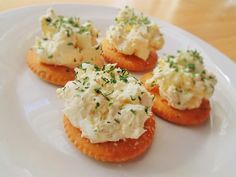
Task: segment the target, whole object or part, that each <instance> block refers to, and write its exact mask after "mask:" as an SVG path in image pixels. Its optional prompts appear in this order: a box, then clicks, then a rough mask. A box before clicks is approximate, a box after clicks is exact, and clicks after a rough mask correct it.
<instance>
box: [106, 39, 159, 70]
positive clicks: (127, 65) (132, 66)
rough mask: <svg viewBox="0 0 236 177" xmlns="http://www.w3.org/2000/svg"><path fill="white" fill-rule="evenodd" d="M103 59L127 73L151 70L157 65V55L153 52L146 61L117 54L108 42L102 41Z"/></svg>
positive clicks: (133, 56) (132, 56)
mask: <svg viewBox="0 0 236 177" xmlns="http://www.w3.org/2000/svg"><path fill="white" fill-rule="evenodd" d="M102 50H103V53H102V55H103V57H104V59H105V61H106V62H108V63H117V66H118V67H120V68H124V69H127V70H129V71H137V72H138V71H140V72H141V71H148V70H151V69H153V68H154V67H155V66H156V63H157V54H156V52H155V51H151V52H150V55H149V57H148V59H147V60H146V61H144V60H142V59H141V58H139V57H137V56H135V55H125V54H122V53H119V52H118V51H117V50H116V49H115V48H112V47H111V45H110V44H109V42H108V40H103V41H102Z"/></svg>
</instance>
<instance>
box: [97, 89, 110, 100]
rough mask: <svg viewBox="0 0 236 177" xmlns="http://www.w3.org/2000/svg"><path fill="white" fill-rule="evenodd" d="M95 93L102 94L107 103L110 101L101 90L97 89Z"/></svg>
mask: <svg viewBox="0 0 236 177" xmlns="http://www.w3.org/2000/svg"><path fill="white" fill-rule="evenodd" d="M94 91H95V92H96V93H98V94H101V95H102V96H103V97H104V98H105V99H106V100H107V101H110V99H109V98H108V97H107V96H106V95H105V94H104V93H102V91H101V88H95V89H94Z"/></svg>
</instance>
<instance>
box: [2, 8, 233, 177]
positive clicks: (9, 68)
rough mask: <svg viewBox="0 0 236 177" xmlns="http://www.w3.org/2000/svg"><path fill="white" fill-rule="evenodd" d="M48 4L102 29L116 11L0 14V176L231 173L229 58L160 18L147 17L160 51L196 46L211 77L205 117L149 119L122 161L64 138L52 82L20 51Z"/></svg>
mask: <svg viewBox="0 0 236 177" xmlns="http://www.w3.org/2000/svg"><path fill="white" fill-rule="evenodd" d="M49 7H52V8H54V9H56V12H57V13H58V14H62V15H70V16H79V17H81V18H82V19H84V20H86V19H90V20H92V21H93V22H94V23H95V25H96V26H97V28H99V29H100V30H101V33H102V35H104V32H105V30H106V29H107V27H108V26H109V25H110V24H111V23H112V18H113V17H114V16H115V15H116V13H117V10H116V9H113V8H109V7H97V6H88V5H78V4H77V5H76V4H70V5H68V4H64V5H51V6H35V7H30V8H22V9H16V10H13V11H9V12H5V13H2V14H0V23H1V24H0V34H1V37H0V49H1V50H0V59H1V60H0V115H1V118H0V120H1V123H0V176H4V177H6V176H7V177H10V176H14V177H68V176H69V177H74V176H76V177H77V176H84V177H87V176H103V177H105V176H107V177H112V176H117V177H120V176H125V177H131V176H135V177H139V176H161V177H167V176H175V177H176V176H181V177H184V176H186V177H190V176H208V177H210V176H212V177H218V176H227V177H229V176H232V177H233V176H235V175H236V170H235V164H236V119H235V116H236V110H235V106H236V101H235V100H236V94H235V93H236V90H235V86H236V78H235V77H233V76H234V74H236V73H235V69H236V67H235V64H234V63H233V62H231V61H230V60H229V59H228V58H227V57H226V56H224V55H223V54H221V53H220V52H218V51H217V50H216V49H214V48H212V47H211V46H209V45H208V44H206V43H205V42H203V41H202V40H200V39H198V38H196V37H194V36H193V35H191V34H189V33H187V32H184V31H182V30H180V29H179V28H177V27H174V26H173V25H170V24H168V23H166V22H163V21H160V20H155V19H154V20H155V22H156V23H157V24H159V25H160V27H161V31H162V32H163V33H164V36H165V40H166V44H165V47H164V49H162V50H161V53H160V54H161V55H162V54H163V53H174V52H175V51H176V50H177V49H190V48H196V49H198V50H199V51H201V53H202V55H203V56H204V57H205V63H206V66H207V68H208V69H209V70H211V71H212V72H214V73H215V75H216V76H217V78H218V84H217V86H216V90H215V93H214V96H213V97H212V99H211V105H212V114H211V119H210V121H208V122H207V123H206V124H204V125H201V126H197V127H182V126H176V125H173V124H170V123H168V122H165V121H163V120H161V119H159V118H157V132H156V135H155V139H154V142H153V145H152V147H151V149H150V150H149V151H148V152H147V153H146V154H145V155H144V156H142V157H141V158H139V159H137V160H135V161H132V162H128V163H124V164H106V163H100V162H97V161H94V160H92V159H90V158H88V157H87V156H85V155H83V154H81V153H80V152H79V151H77V150H76V149H75V148H74V146H73V145H71V144H70V143H69V142H68V139H67V137H66V136H65V133H64V130H63V123H62V112H61V109H62V107H63V106H62V102H61V101H60V100H58V99H57V98H56V95H55V89H56V87H55V86H52V85H50V84H47V83H46V82H44V81H42V80H40V79H39V78H38V77H37V76H35V74H33V73H32V72H31V71H30V70H29V68H28V67H27V65H26V63H25V55H26V51H27V50H28V49H29V48H30V47H31V46H32V44H33V42H34V39H35V36H36V35H38V34H39V23H38V18H39V16H41V15H42V14H44V13H45V12H46V9H47V8H49Z"/></svg>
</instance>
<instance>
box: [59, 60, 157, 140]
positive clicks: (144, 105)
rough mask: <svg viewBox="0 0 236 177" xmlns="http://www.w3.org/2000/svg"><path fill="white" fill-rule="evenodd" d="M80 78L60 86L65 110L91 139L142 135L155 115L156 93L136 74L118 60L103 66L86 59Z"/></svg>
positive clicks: (134, 137)
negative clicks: (151, 117) (136, 76)
mask: <svg viewBox="0 0 236 177" xmlns="http://www.w3.org/2000/svg"><path fill="white" fill-rule="evenodd" d="M75 73H76V79H75V80H74V81H70V82H68V83H67V84H66V85H65V86H64V87H63V88H60V89H58V90H57V95H58V96H59V97H60V98H62V99H63V100H64V101H65V109H64V114H65V115H66V116H67V117H68V119H69V120H70V122H71V123H72V125H73V126H74V127H77V128H79V129H80V130H81V132H82V137H86V138H88V139H89V140H90V142H91V143H101V142H107V141H118V140H121V139H126V138H133V139H137V138H139V137H140V136H141V135H142V134H143V133H144V132H145V129H144V123H145V121H146V120H147V119H148V118H149V117H150V115H151V106H152V99H153V96H151V95H150V94H149V92H148V91H147V90H146V89H145V87H144V86H143V85H142V84H141V83H140V81H138V80H137V79H136V78H135V77H133V76H131V75H130V74H129V73H128V72H127V71H126V70H123V69H120V68H116V67H115V65H114V64H108V65H105V66H104V67H103V68H102V69H99V68H97V67H96V66H94V65H91V64H87V63H83V64H82V65H81V67H80V68H76V69H75Z"/></svg>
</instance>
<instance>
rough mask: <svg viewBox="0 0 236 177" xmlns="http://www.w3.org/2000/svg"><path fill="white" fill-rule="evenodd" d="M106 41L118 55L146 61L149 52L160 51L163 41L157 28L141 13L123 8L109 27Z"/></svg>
mask: <svg viewBox="0 0 236 177" xmlns="http://www.w3.org/2000/svg"><path fill="white" fill-rule="evenodd" d="M106 39H107V40H108V41H109V43H110V44H111V45H112V47H114V48H115V49H116V50H117V51H119V52H120V53H123V54H126V55H135V56H137V57H139V58H141V59H143V60H147V59H148V57H149V54H150V51H151V50H157V49H160V48H161V47H162V46H163V43H164V40H163V37H162V34H161V33H160V31H159V28H158V26H157V25H156V24H154V23H153V22H151V21H150V20H149V19H148V18H147V17H145V16H144V15H143V14H142V13H135V12H134V9H131V8H129V7H127V6H126V7H125V8H124V9H122V10H121V11H120V12H119V14H118V16H117V17H116V18H115V24H114V25H112V26H110V27H109V30H108V31H107V34H106Z"/></svg>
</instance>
